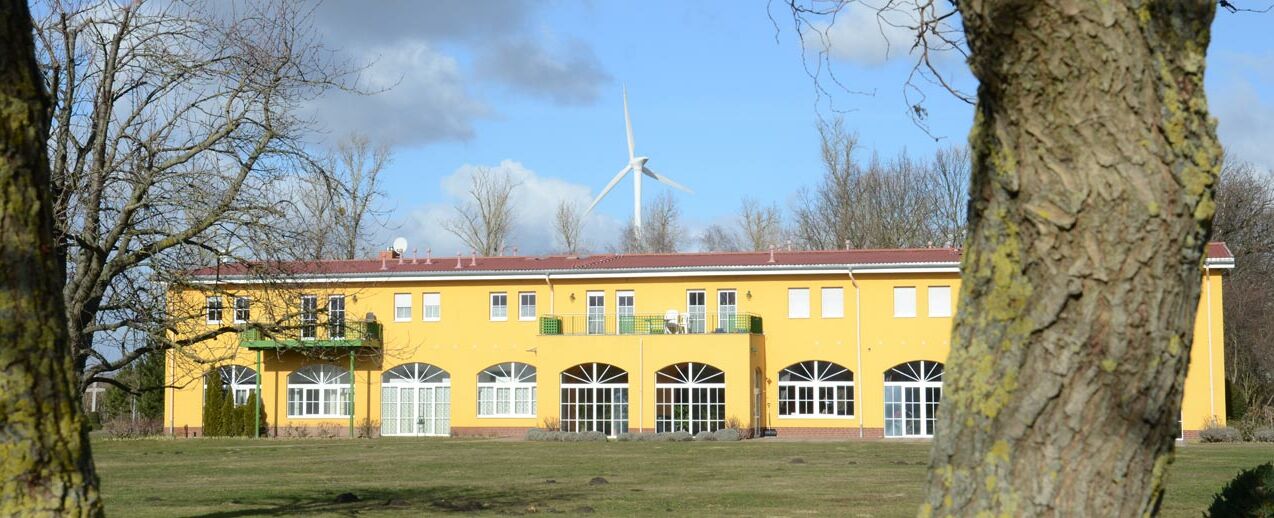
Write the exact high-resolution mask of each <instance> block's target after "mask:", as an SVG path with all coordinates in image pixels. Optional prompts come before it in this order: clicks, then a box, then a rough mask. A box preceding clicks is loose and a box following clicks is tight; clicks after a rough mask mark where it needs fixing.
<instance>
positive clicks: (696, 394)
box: [655, 362, 725, 434]
mask: <svg viewBox="0 0 1274 518" xmlns="http://www.w3.org/2000/svg"><path fill="white" fill-rule="evenodd" d="M720 428H725V373H724V372H721V369H718V368H716V367H713V366H711V365H705V364H702V363H693V362H690V363H678V364H674V365H669V366H667V367H664V368H663V369H660V370H659V372H656V373H655V431H656V432H677V431H684V432H690V433H692V434H693V433H699V432H702V431H705V430H707V431H709V432H711V431H716V430H718V429H720Z"/></svg>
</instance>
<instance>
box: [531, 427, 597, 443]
mask: <svg viewBox="0 0 1274 518" xmlns="http://www.w3.org/2000/svg"><path fill="white" fill-rule="evenodd" d="M526 440H528V441H545V442H602V441H605V440H606V434H604V433H602V432H598V431H592V432H559V431H553V430H542V429H539V428H532V429H530V430H527V431H526Z"/></svg>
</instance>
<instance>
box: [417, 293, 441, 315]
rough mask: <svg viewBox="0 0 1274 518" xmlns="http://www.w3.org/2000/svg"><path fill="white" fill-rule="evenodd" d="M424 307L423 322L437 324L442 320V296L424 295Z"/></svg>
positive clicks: (435, 294) (434, 294)
mask: <svg viewBox="0 0 1274 518" xmlns="http://www.w3.org/2000/svg"><path fill="white" fill-rule="evenodd" d="M422 299H423V300H422V301H421V302H423V303H424V306H425V315H424V317H425V322H437V321H439V320H442V294H439V293H426V294H425V296H424V297H422Z"/></svg>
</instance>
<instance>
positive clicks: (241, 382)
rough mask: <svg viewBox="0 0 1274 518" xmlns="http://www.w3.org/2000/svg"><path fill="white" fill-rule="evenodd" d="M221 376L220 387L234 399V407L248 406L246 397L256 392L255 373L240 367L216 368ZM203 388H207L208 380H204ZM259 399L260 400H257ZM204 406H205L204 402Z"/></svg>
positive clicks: (247, 368)
mask: <svg viewBox="0 0 1274 518" xmlns="http://www.w3.org/2000/svg"><path fill="white" fill-rule="evenodd" d="M217 370H218V372H219V373H220V374H221V386H222V388H224V389H226V390H227V391H228V392H230V394H232V395H233V397H234V406H243V405H246V404H248V396H249V395H250V394H252V393H253V392H256V391H257V371H256V370H255V369H253V368H251V367H244V366H242V365H223V366H221V367H217ZM204 388H205V389H206V388H208V380H207V379H206V378H205V379H204ZM258 399H260V398H258ZM205 404H207V403H206V402H205Z"/></svg>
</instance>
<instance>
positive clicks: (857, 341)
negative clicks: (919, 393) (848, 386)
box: [849, 266, 864, 439]
mask: <svg viewBox="0 0 1274 518" xmlns="http://www.w3.org/2000/svg"><path fill="white" fill-rule="evenodd" d="M849 283H850V284H852V285H854V347H855V348H856V349H857V351H858V352H857V354H855V355H854V356H855V357H856V358H857V362H858V366H857V367H855V369H857V370H858V381H857V382H855V383H854V390H855V391H857V392H858V393H859V394H860V395H861V394H862V393H863V392H862V391H861V390H858V389H859V387H861V384H862V378H863V296H862V290H861V289H860V288H859V287H858V279H855V278H854V267H853V266H850V267H849ZM858 399H860V400H861V399H862V398H861V397H860V398H858ZM858 408H859V412H858V438H859V439H862V438H863V437H864V433H863V414H862V410H861V409H862V408H863V403H862V401H859V402H858Z"/></svg>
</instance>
